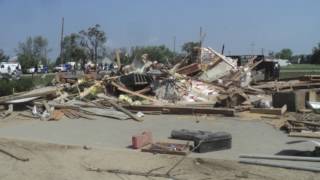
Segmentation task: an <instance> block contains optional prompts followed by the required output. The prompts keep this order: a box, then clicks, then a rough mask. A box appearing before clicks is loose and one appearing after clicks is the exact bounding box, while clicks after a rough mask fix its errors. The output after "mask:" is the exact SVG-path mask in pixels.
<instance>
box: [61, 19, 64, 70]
mask: <svg viewBox="0 0 320 180" xmlns="http://www.w3.org/2000/svg"><path fill="white" fill-rule="evenodd" d="M63 28H64V17H62V24H61V39H60V63H61V64H63Z"/></svg>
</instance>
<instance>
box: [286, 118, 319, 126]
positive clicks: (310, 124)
mask: <svg viewBox="0 0 320 180" xmlns="http://www.w3.org/2000/svg"><path fill="white" fill-rule="evenodd" d="M287 121H289V122H291V123H301V124H305V125H307V126H315V127H320V123H314V122H309V121H297V120H294V119H288V120H287Z"/></svg>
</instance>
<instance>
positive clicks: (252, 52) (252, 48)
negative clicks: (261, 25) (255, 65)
mask: <svg viewBox="0 0 320 180" xmlns="http://www.w3.org/2000/svg"><path fill="white" fill-rule="evenodd" d="M250 46H251V55H254V46H255V44H254V42H252V43H251V44H250Z"/></svg>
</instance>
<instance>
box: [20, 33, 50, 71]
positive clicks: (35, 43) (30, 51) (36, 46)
mask: <svg viewBox="0 0 320 180" xmlns="http://www.w3.org/2000/svg"><path fill="white" fill-rule="evenodd" d="M49 51H50V50H49V49H48V40H47V39H46V38H44V37H42V36H36V37H34V38H32V37H28V38H27V39H26V41H25V42H20V43H19V44H18V48H17V50H16V52H17V55H18V61H19V62H20V64H21V66H22V70H23V71H25V70H26V69H28V68H31V67H34V66H38V65H39V64H44V65H47V64H48V62H49V59H48V56H47V54H48V52H49Z"/></svg>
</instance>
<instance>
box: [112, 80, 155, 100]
mask: <svg viewBox="0 0 320 180" xmlns="http://www.w3.org/2000/svg"><path fill="white" fill-rule="evenodd" d="M111 84H112V85H113V86H115V87H116V88H117V89H118V90H119V91H122V92H125V93H128V94H131V95H134V96H138V97H141V98H143V99H147V100H149V101H152V102H157V103H160V101H158V100H156V99H154V98H151V97H148V96H145V95H142V94H139V93H136V92H133V91H130V90H129V89H126V88H123V87H121V86H120V85H119V84H117V83H115V82H111Z"/></svg>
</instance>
